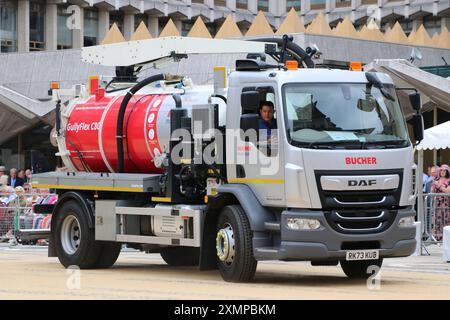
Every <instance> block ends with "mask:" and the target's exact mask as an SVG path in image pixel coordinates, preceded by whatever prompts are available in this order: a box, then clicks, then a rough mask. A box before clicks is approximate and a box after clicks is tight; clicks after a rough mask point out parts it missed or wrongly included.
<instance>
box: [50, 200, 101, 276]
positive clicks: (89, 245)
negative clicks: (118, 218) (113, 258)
mask: <svg viewBox="0 0 450 320" xmlns="http://www.w3.org/2000/svg"><path fill="white" fill-rule="evenodd" d="M87 219H88V218H87V214H86V213H85V212H84V211H83V209H82V208H81V206H80V205H79V204H78V203H77V202H76V201H68V202H66V203H64V204H63V205H62V206H61V208H60V209H59V211H58V214H57V215H56V219H55V220H56V221H55V225H54V227H55V230H54V237H55V250H56V253H57V256H58V259H59V261H60V262H61V264H62V265H63V266H65V267H66V268H67V267H69V266H78V267H79V268H81V269H91V268H95V267H96V264H97V261H98V259H99V257H100V253H101V249H102V246H101V244H100V243H99V242H97V241H95V234H94V229H93V228H89V225H88V220H87Z"/></svg>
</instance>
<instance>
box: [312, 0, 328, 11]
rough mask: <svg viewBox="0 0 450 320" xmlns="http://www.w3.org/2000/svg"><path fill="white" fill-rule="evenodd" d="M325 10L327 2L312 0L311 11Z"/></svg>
mask: <svg viewBox="0 0 450 320" xmlns="http://www.w3.org/2000/svg"><path fill="white" fill-rule="evenodd" d="M318 9H325V0H311V10H318Z"/></svg>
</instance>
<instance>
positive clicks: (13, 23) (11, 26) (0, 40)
mask: <svg viewBox="0 0 450 320" xmlns="http://www.w3.org/2000/svg"><path fill="white" fill-rule="evenodd" d="M0 49H1V50H0V52H14V51H17V1H15V0H8V1H7V0H0Z"/></svg>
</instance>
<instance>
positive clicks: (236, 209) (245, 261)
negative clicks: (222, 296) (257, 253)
mask: <svg viewBox="0 0 450 320" xmlns="http://www.w3.org/2000/svg"><path fill="white" fill-rule="evenodd" d="M216 231H217V233H216V256H217V257H216V261H217V266H218V268H219V271H220V274H221V275H222V278H223V279H224V280H225V281H229V282H248V281H251V280H252V279H253V277H254V275H255V272H256V266H257V264H258V263H257V261H256V260H255V257H254V256H253V245H252V237H253V234H252V231H251V228H250V223H249V221H248V218H247V216H246V215H245V212H244V210H243V209H242V207H241V206H239V205H230V206H226V207H224V208H223V209H222V212H221V213H220V216H219V219H218V221H217V228H216Z"/></svg>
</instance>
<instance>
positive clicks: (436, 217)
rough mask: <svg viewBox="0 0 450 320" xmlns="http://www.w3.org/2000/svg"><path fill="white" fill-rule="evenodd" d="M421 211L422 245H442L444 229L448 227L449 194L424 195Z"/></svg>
mask: <svg viewBox="0 0 450 320" xmlns="http://www.w3.org/2000/svg"><path fill="white" fill-rule="evenodd" d="M423 211H424V215H423V217H424V221H423V223H424V232H423V236H422V241H423V244H425V245H428V244H433V243H442V235H443V231H444V227H445V226H448V225H450V194H449V193H427V194H424V195H423Z"/></svg>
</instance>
